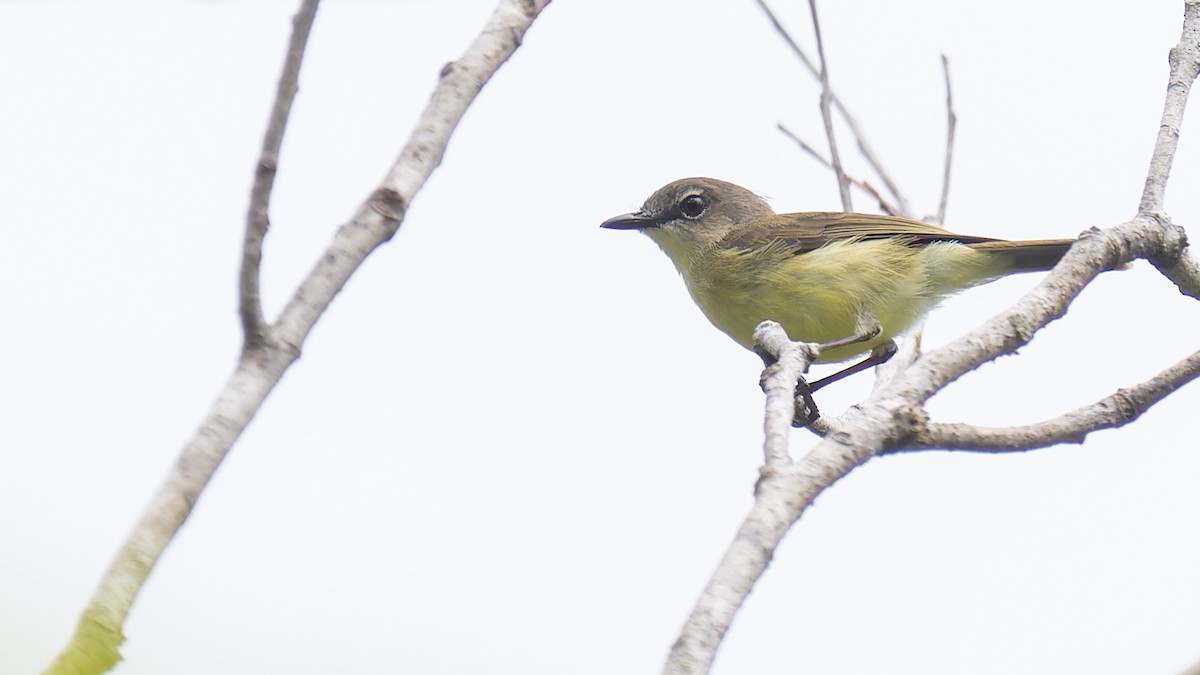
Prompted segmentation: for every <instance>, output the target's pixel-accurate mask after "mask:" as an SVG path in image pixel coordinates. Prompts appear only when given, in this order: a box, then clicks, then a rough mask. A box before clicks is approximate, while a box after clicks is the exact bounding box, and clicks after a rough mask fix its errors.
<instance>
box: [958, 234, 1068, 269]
mask: <svg viewBox="0 0 1200 675" xmlns="http://www.w3.org/2000/svg"><path fill="white" fill-rule="evenodd" d="M1074 243H1075V240H1074V239H1031V240H1029V241H984V242H979V243H975V244H970V247H971V248H973V249H975V250H976V251H984V252H987V253H992V254H995V255H997V256H999V257H1000V258H1002V259H1003V260H1004V264H1005V267H1007V268H1008V270H1009V271H1011V272H1044V271H1046V270H1048V269H1050V268H1051V267H1054V266H1055V265H1057V264H1058V261H1059V260H1061V259H1062V257H1063V256H1064V255H1066V253H1067V249H1069V248H1071V244H1074Z"/></svg>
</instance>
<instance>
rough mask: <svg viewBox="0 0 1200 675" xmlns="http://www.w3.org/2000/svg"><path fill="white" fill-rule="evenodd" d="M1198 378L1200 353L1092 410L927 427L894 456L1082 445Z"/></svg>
mask: <svg viewBox="0 0 1200 675" xmlns="http://www.w3.org/2000/svg"><path fill="white" fill-rule="evenodd" d="M1197 377H1200V351H1197V352H1195V353H1193V354H1191V355H1190V356H1188V357H1187V358H1185V359H1183V360H1182V361H1180V362H1178V363H1176V364H1174V365H1172V366H1171V367H1170V368H1167V369H1166V370H1164V371H1162V372H1161V373H1159V374H1158V375H1155V376H1154V377H1152V378H1150V379H1149V380H1147V381H1145V382H1143V383H1141V384H1138V385H1136V386H1133V387H1130V388H1128V389H1118V390H1117V392H1116V393H1114V394H1112V395H1110V396H1106V397H1105V398H1103V399H1100V400H1099V401H1096V402H1095V403H1092V404H1091V405H1087V406H1084V407H1082V408H1079V409H1077V410H1073V411H1071V412H1069V413H1066V414H1064V415H1060V416H1058V417H1055V418H1054V419H1050V420H1045V421H1042V422H1037V423H1035V424H1029V425H1025V426H1020V427H1004V428H994V427H993V428H989V427H979V426H975V425H971V424H957V423H955V424H935V423H930V424H928V425H927V426H926V427H925V428H924V429H922V430H920V431H918V432H917V435H916V439H915V440H914V441H913V443H911V444H909V445H906V446H905V447H902V448H898V449H897V450H896V451H897V452H909V451H914V450H930V449H941V450H965V451H970V452H995V453H999V452H1024V451H1027V450H1033V449H1035V448H1044V447H1047V446H1051V445H1057V444H1059V443H1082V442H1083V440H1084V439H1085V438H1087V436H1088V434H1090V433H1092V432H1093V431H1099V430H1101V429H1116V428H1118V427H1122V426H1125V425H1126V424H1129V423H1130V422H1132V421H1134V420H1136V419H1137V418H1138V417H1141V416H1142V414H1143V413H1145V412H1146V411H1147V410H1149V409H1150V408H1151V407H1152V406H1153V405H1154V404H1155V403H1158V402H1159V401H1161V400H1163V399H1164V398H1166V397H1167V396H1169V395H1170V394H1171V393H1172V392H1174V391H1175V390H1177V389H1179V388H1180V387H1182V386H1183V385H1185V384H1187V383H1188V382H1191V381H1192V380H1194V379H1196V378H1197Z"/></svg>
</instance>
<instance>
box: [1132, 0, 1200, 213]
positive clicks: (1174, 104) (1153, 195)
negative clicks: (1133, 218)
mask: <svg viewBox="0 0 1200 675" xmlns="http://www.w3.org/2000/svg"><path fill="white" fill-rule="evenodd" d="M1170 62H1171V75H1170V79H1169V80H1168V81H1167V98H1166V101H1165V102H1164V103H1163V114H1162V123H1161V124H1160V125H1159V127H1158V138H1157V139H1156V140H1155V142H1154V154H1152V155H1151V156H1150V171H1149V173H1148V174H1147V175H1146V187H1145V188H1144V189H1143V190H1142V201H1141V203H1140V204H1139V205H1138V214H1139V215H1148V214H1151V213H1153V212H1156V211H1163V210H1164V206H1163V202H1164V199H1165V196H1166V191H1167V179H1168V178H1169V177H1170V175H1171V164H1172V163H1173V162H1174V161H1175V150H1176V149H1177V148H1178V147H1179V130H1180V127H1181V126H1182V125H1183V111H1184V108H1185V107H1186V106H1187V98H1188V93H1189V92H1190V91H1191V88H1192V84H1193V83H1194V82H1195V81H1196V76H1197V74H1200V0H1185V2H1184V8H1183V33H1182V35H1180V37H1179V44H1177V45H1175V46H1174V47H1173V48H1172V49H1171V54H1170Z"/></svg>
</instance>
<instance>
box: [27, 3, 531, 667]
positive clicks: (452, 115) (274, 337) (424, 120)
mask: <svg viewBox="0 0 1200 675" xmlns="http://www.w3.org/2000/svg"><path fill="white" fill-rule="evenodd" d="M547 4H549V0H500V2H499V4H498V6H497V8H496V10H495V12H493V14H492V16H491V18H490V19H489V20H488V22H487V24H486V25H485V26H484V28H483V30H482V31H481V33H480V34H479V35H478V37H476V38H475V40H474V41H473V42H472V43H471V45H470V46H469V47H468V48H467V50H466V52H465V53H464V54H463V56H462V58H461V59H460V60H459V61H457V62H456V63H453V64H450V65H448V66H447V67H446V68H444V69H443V71H442V78H441V80H440V81H439V82H438V85H437V87H435V88H434V91H433V95H432V96H431V98H430V101H429V103H428V104H427V105H426V107H425V110H424V111H423V113H422V115H421V118H420V120H419V121H418V124H417V128H416V130H414V131H413V134H412V136H411V138H410V140H409V143H408V145H406V146H405V148H404V150H403V151H402V152H401V154H400V156H399V158H398V159H397V160H396V163H395V164H394V165H393V167H392V169H391V171H390V172H389V175H388V178H387V179H386V180H385V181H384V182H383V184H381V185H380V186H379V187H378V188H377V189H376V190H375V191H374V193H373V194H372V195H371V197H370V198H369V199H368V200H367V201H366V202H365V203H364V204H362V205H361V206H360V207H359V208H358V210H357V213H356V215H355V216H354V218H353V219H352V220H351V221H350V222H347V223H345V224H344V225H342V226H341V227H340V228H339V229H338V231H337V233H336V234H335V235H334V239H333V241H332V242H331V243H330V245H329V247H328V248H327V249H326V250H325V251H324V252H323V253H322V254H321V256H320V257H319V259H318V262H317V264H316V265H315V267H314V268H313V270H312V272H310V273H309V276H308V277H307V278H306V279H305V280H304V281H303V282H302V283H301V285H300V287H299V288H297V289H296V291H295V293H294V295H293V296H292V298H291V300H290V301H289V302H288V304H287V306H286V308H285V309H284V312H283V313H282V314H281V316H280V318H279V320H278V321H277V322H276V324H275V325H274V326H273V327H271V328H272V329H271V330H268V331H267V332H266V333H265V337H266V339H264V340H262V341H260V342H259V343H257V344H253V345H248V348H247V349H245V350H244V351H243V352H242V356H241V358H240V359H239V361H238V364H237V367H236V368H235V369H234V372H233V373H232V375H231V376H230V378H229V381H228V382H227V383H226V384H225V387H224V388H223V389H222V390H221V392H220V393H219V395H218V396H217V399H216V402H215V403H214V404H213V407H212V409H211V410H210V411H209V412H208V414H207V415H206V416H205V418H204V420H203V421H202V422H201V424H200V427H199V428H198V429H197V430H196V433H195V435H194V436H193V437H192V438H191V439H189V440H188V442H187V443H186V445H185V446H184V448H183V450H182V451H181V452H180V455H179V457H178V459H176V461H175V465H174V466H173V467H172V469H171V471H170V473H169V475H168V476H167V479H166V480H165V481H164V483H163V484H162V486H161V487H160V488H159V490H158V492H157V494H156V495H155V496H154V498H153V499H152V501H151V503H150V505H149V506H148V507H147V508H146V510H145V512H144V513H143V515H142V517H141V519H140V520H139V521H138V523H137V524H136V525H135V526H134V529H133V531H132V532H131V533H130V535H129V537H128V538H127V539H126V540H125V542H124V543H123V544H122V546H121V548H120V550H119V551H118V552H117V555H116V557H115V558H114V560H113V562H112V564H111V565H110V566H109V569H108V570H107V571H106V572H105V574H104V576H103V578H101V580H100V583H99V585H98V587H97V589H96V591H95V593H94V594H93V596H92V598H91V600H90V601H89V603H88V605H87V607H85V608H84V611H83V614H82V616H81V617H80V619H79V624H78V626H77V628H76V631H75V634H74V635H73V636H72V638H71V642H70V644H68V645H67V646H66V647H65V648H64V649H63V651H62V652H61V653H60V654H59V656H58V658H57V659H56V660H55V662H54V663H53V664H51V665H50V666H49V667H48V668H47V669H46V670H45V671H43V672H44V674H45V675H50V674H53V675H92V674H98V673H103V672H106V671H107V670H109V669H111V668H112V667H113V666H114V665H115V664H116V662H117V661H118V660H119V659H120V658H121V656H120V653H119V651H118V647H119V646H120V644H121V642H123V641H124V635H123V633H122V630H123V627H124V624H125V619H126V617H127V616H128V614H129V610H130V607H131V606H132V604H133V602H134V600H135V599H136V598H137V595H138V593H139V591H140V590H141V588H142V586H143V585H144V583H145V581H146V578H147V577H148V575H149V574H150V571H151V570H152V569H153V567H154V565H155V563H156V562H157V561H158V559H159V557H160V556H161V555H162V553H163V551H164V550H165V549H166V547H167V545H168V544H169V543H170V541H171V539H172V538H173V537H174V536H175V534H176V533H177V532H178V531H179V528H180V527H182V525H183V523H184V521H185V520H186V519H187V517H188V516H189V515H190V513H191V510H192V508H193V506H194V505H195V504H196V502H197V500H199V498H200V495H201V493H202V491H203V490H204V488H205V486H206V485H207V484H208V481H209V480H210V479H211V478H212V476H213V474H214V473H215V472H216V470H217V467H218V466H219V465H220V463H221V461H222V460H223V459H224V458H225V456H226V454H228V452H229V450H230V449H231V448H232V447H233V444H234V443H235V442H236V441H237V439H238V437H239V436H240V435H241V433H242V431H243V430H244V429H245V428H246V425H248V424H249V423H250V421H251V420H252V419H253V418H254V416H255V414H256V413H257V412H258V409H259V407H260V406H261V405H262V403H263V401H264V400H265V399H266V397H267V396H268V395H269V394H270V392H271V390H272V389H273V388H274V386H275V385H276V384H277V383H278V382H279V380H280V379H281V378H282V377H283V374H284V372H286V371H287V369H288V367H289V366H291V364H292V363H294V362H295V361H296V359H297V358H299V354H300V347H301V346H302V344H303V342H304V339H305V338H306V337H307V335H308V333H309V332H310V331H311V330H312V327H313V325H314V324H315V323H316V322H317V320H318V319H319V318H320V317H321V315H322V313H323V312H324V310H325V308H326V307H328V306H329V303H330V302H332V300H333V298H334V297H335V296H336V295H337V293H338V292H339V291H340V290H341V289H342V287H343V286H344V285H345V283H346V281H347V279H349V277H350V275H351V274H352V273H353V272H354V271H355V270H356V269H358V267H359V265H361V264H362V262H363V261H364V260H365V259H366V257H367V256H368V255H369V254H370V253H371V252H372V251H373V250H375V248H377V247H378V246H380V245H381V244H383V243H384V242H386V241H388V240H389V239H390V238H391V237H392V235H393V234H395V232H396V230H397V229H398V228H399V226H400V222H401V221H402V220H403V218H404V214H405V210H406V207H407V205H408V203H409V202H410V201H411V200H412V198H413V197H414V196H415V195H416V193H417V191H418V190H419V189H420V188H421V186H422V185H423V184H424V182H425V179H426V178H428V176H429V175H430V173H432V171H433V170H434V168H435V167H436V166H437V165H438V163H439V162H440V161H441V157H442V154H443V153H444V152H445V148H446V144H447V143H448V142H449V139H450V135H451V134H452V133H453V131H454V129H455V127H456V126H457V124H458V121H459V120H460V119H461V118H462V115H463V113H464V112H465V111H466V109H467V107H468V106H469V105H470V104H471V102H472V101H473V100H474V99H475V97H476V96H477V95H478V94H479V92H480V90H481V89H482V88H483V86H484V84H486V83H487V81H488V80H489V79H490V78H491V76H492V75H493V74H495V73H496V71H497V70H498V69H499V68H500V66H501V65H503V64H504V62H505V61H507V60H508V58H509V57H510V56H511V55H512V54H513V52H514V51H515V50H516V49H517V47H518V46H519V45H520V42H521V38H522V37H523V36H524V35H525V32H526V31H527V30H528V29H529V26H530V25H531V24H532V23H533V21H534V19H536V18H537V16H538V14H539V13H541V11H542V10H543V9H544V8H545V7H546V5H547Z"/></svg>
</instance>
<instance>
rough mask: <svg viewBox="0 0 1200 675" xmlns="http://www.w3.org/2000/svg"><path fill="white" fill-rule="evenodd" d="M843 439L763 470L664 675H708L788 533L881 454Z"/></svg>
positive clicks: (839, 436)
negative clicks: (827, 492) (820, 499)
mask: <svg viewBox="0 0 1200 675" xmlns="http://www.w3.org/2000/svg"><path fill="white" fill-rule="evenodd" d="M835 436H836V438H835ZM842 438H845V435H844V434H841V433H838V434H833V435H831V436H830V437H828V438H826V439H825V440H823V441H822V442H821V443H820V444H819V445H818V446H817V447H816V448H814V449H813V450H811V451H810V452H809V453H808V454H806V455H804V456H803V457H801V458H799V459H798V460H796V462H795V463H794V464H792V465H790V466H786V467H781V468H776V467H773V466H766V467H763V471H762V474H761V477H760V478H759V481H758V486H757V489H756V490H755V495H754V506H752V507H751V509H750V512H749V513H748V514H746V519H745V520H744V521H743V522H742V526H741V527H740V528H739V529H738V531H737V534H736V535H735V536H734V539H733V542H732V543H730V545H729V549H728V550H727V551H726V553H725V556H724V557H723V558H722V559H721V562H720V563H719V564H718V565H717V569H716V571H715V572H713V575H712V578H711V579H710V580H709V582H708V585H707V586H705V587H704V591H703V592H702V593H701V594H700V598H699V599H698V600H697V602H696V606H695V607H694V608H693V609H692V612H691V614H689V615H688V618H687V621H686V622H685V623H684V626H683V630H682V631H681V632H680V635H679V639H678V640H676V641H675V644H674V645H672V647H671V653H670V655H669V656H668V657H667V663H666V665H665V666H664V667H663V671H662V672H663V673H664V674H668V675H684V674H688V675H699V674H701V673H707V672H709V669H710V668H711V667H712V662H713V658H714V657H715V656H716V653H717V648H718V647H719V646H720V644H721V640H722V639H723V638H724V637H725V633H726V631H728V630H729V626H730V624H731V623H732V622H733V617H734V616H735V615H736V614H737V611H738V609H740V608H741V606H742V603H744V602H745V601H746V598H747V597H748V596H749V595H750V591H751V589H753V587H754V583H755V582H756V581H758V579H759V578H760V577H761V576H762V575H763V573H764V572H766V569H767V565H769V564H770V562H771V556H772V555H773V554H774V551H775V549H776V548H777V547H778V546H779V542H780V541H782V540H783V537H784V535H785V534H787V531H788V530H789V529H790V528H791V526H792V525H793V524H794V523H795V522H796V521H797V520H799V519H800V515H801V514H802V513H803V512H804V511H805V510H806V509H807V508H808V507H809V506H810V505H811V504H812V503H813V500H814V499H816V497H817V495H818V494H820V493H821V491H823V490H824V489H825V488H827V487H829V486H830V485H832V484H833V483H835V482H836V481H838V480H839V479H841V478H842V477H843V476H845V475H846V474H848V473H850V471H852V470H853V469H854V468H855V467H857V466H859V465H861V464H863V463H864V462H866V461H867V460H868V459H870V458H871V457H872V456H873V455H874V454H875V453H876V452H877V451H878V448H872V447H869V446H865V445H853V444H847V443H844V442H841V441H840V440H837V439H842Z"/></svg>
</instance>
